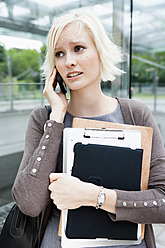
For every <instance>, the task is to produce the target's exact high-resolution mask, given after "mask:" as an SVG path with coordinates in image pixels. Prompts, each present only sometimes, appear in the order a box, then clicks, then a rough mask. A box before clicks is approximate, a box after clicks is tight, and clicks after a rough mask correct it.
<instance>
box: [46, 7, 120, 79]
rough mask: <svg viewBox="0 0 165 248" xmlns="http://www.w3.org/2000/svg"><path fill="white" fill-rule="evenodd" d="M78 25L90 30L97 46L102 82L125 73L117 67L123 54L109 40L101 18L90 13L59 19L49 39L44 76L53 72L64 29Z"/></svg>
mask: <svg viewBox="0 0 165 248" xmlns="http://www.w3.org/2000/svg"><path fill="white" fill-rule="evenodd" d="M73 22H74V23H77V24H78V25H80V27H85V28H87V29H88V31H89V33H90V35H91V38H92V40H93V42H94V44H95V46H96V50H97V52H98V56H99V60H100V80H101V81H108V80H109V81H113V80H114V79H115V76H119V75H121V74H122V73H124V72H123V71H122V70H121V69H120V68H118V67H117V65H118V64H119V63H121V62H122V54H121V51H120V49H119V47H117V46H116V45H115V44H114V43H113V42H112V41H111V40H110V39H109V38H108V35H107V34H106V32H105V29H104V27H103V25H102V23H101V21H100V19H99V18H97V17H96V16H93V15H91V14H89V13H84V12H79V11H78V12H73V13H69V14H65V15H63V16H61V17H59V18H58V19H57V20H56V21H55V22H54V23H53V25H52V27H51V28H50V31H49V33H48V37H47V53H46V58H45V61H44V64H43V66H42V69H43V75H44V76H47V74H48V73H49V72H50V71H51V70H53V68H54V63H55V62H54V61H55V54H54V50H55V47H56V44H57V41H58V39H59V37H60V34H61V32H62V31H63V29H64V28H65V27H66V26H67V25H68V24H70V23H73Z"/></svg>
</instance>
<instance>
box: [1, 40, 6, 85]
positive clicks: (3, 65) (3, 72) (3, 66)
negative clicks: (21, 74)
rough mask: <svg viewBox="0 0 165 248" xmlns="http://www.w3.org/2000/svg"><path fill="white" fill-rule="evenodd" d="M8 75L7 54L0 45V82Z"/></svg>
mask: <svg viewBox="0 0 165 248" xmlns="http://www.w3.org/2000/svg"><path fill="white" fill-rule="evenodd" d="M7 75H8V67H7V56H6V50H5V48H4V47H3V46H2V45H0V82H3V80H4V78H6V76H7Z"/></svg>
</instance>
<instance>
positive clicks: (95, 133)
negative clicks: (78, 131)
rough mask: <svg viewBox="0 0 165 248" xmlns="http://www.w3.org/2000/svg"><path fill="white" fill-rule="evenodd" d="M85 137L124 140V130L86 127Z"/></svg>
mask: <svg viewBox="0 0 165 248" xmlns="http://www.w3.org/2000/svg"><path fill="white" fill-rule="evenodd" d="M83 136H84V138H104V139H118V140H124V138H125V135H124V130H120V129H119V130H116V129H108V128H85V130H84V135H83Z"/></svg>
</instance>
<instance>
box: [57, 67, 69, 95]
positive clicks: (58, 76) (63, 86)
mask: <svg viewBox="0 0 165 248" xmlns="http://www.w3.org/2000/svg"><path fill="white" fill-rule="evenodd" d="M56 77H57V82H58V83H59V86H60V88H61V91H62V93H63V94H66V92H67V90H66V85H65V83H64V81H63V79H62V77H61V75H60V73H59V72H58V71H57V74H56Z"/></svg>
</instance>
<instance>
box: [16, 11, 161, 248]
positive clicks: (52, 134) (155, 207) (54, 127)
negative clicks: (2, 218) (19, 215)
mask: <svg viewBox="0 0 165 248" xmlns="http://www.w3.org/2000/svg"><path fill="white" fill-rule="evenodd" d="M119 62H121V53H120V50H119V49H118V48H117V47H116V46H115V45H114V44H113V43H112V42H111V41H110V40H109V38H108V36H107V35H106V33H105V30H104V28H103V26H102V24H101V22H100V20H99V19H98V18H96V17H94V16H92V15H90V14H87V13H86V14H83V13H73V14H67V15H64V16H62V17H60V18H59V19H58V20H57V21H56V22H55V23H54V24H53V25H52V27H51V29H50V31H49V35H48V40H47V55H46V60H45V63H44V66H43V68H44V73H45V75H46V83H45V89H44V95H45V97H46V98H47V100H48V102H49V104H50V106H51V109H52V112H51V114H50V119H49V120H47V109H46V108H45V107H41V108H37V109H35V110H34V111H33V112H32V114H31V116H30V120H29V125H28V128H27V133H26V144H25V151H24V156H23V160H22V163H21V165H20V168H19V171H18V174H17V177H16V180H15V183H14V185H13V191H12V192H13V197H14V199H15V201H16V202H17V204H18V205H19V207H20V209H21V210H22V211H23V212H24V213H26V214H27V215H30V216H37V215H38V214H40V213H41V212H42V225H41V230H40V231H41V232H40V242H39V243H40V244H39V245H40V247H41V248H53V247H54V248H59V247H61V244H60V237H59V236H58V234H57V232H58V226H59V215H60V210H63V209H76V208H78V207H80V206H92V207H96V205H97V204H98V202H97V198H98V195H99V193H100V188H99V187H98V186H96V185H94V184H91V183H85V182H83V181H80V180H79V179H78V178H76V177H72V176H69V175H66V174H65V173H62V145H61V141H62V133H63V129H64V128H65V127H71V126H72V120H73V117H75V116H76V117H87V118H90V119H94V120H103V121H111V122H117V123H126V124H133V125H141V126H150V127H152V128H153V133H154V134H153V146H152V156H151V167H150V177H149V185H148V190H146V191H140V192H139V191H138V192H136V191H135V192H130V191H122V190H113V189H106V188H105V189H103V190H104V193H105V196H106V197H105V200H104V203H103V204H102V206H101V209H103V210H104V211H107V212H108V214H109V218H111V219H112V220H113V221H120V220H127V221H131V222H134V223H145V224H146V228H145V238H144V239H143V240H142V242H141V244H140V245H135V246H116V247H138V248H144V247H147V248H155V247H156V245H155V240H154V234H153V230H152V226H151V224H152V223H165V151H164V146H163V142H162V139H161V135H160V132H159V129H158V127H157V125H156V123H155V121H154V118H153V116H152V114H151V112H150V111H149V109H148V107H146V106H145V105H144V104H142V103H140V102H136V101H134V100H128V99H120V98H111V97H107V96H105V95H104V94H103V92H102V91H101V86H100V82H101V81H105V80H111V81H112V80H114V78H115V76H117V75H120V74H121V73H123V72H122V71H121V70H120V69H119V68H118V67H117V64H118V63H119ZM57 71H58V72H59V74H60V75H61V77H62V79H63V80H64V82H65V84H66V85H67V87H68V88H69V90H70V99H69V101H68V100H67V99H66V96H65V95H64V94H63V93H62V92H60V93H56V92H55V90H54V88H55V87H56V83H57V77H56V75H57ZM44 127H45V128H44ZM84 166H85V165H84ZM123 202H125V203H126V204H123ZM134 202H136V204H133V203H134ZM111 247H112V246H111Z"/></svg>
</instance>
